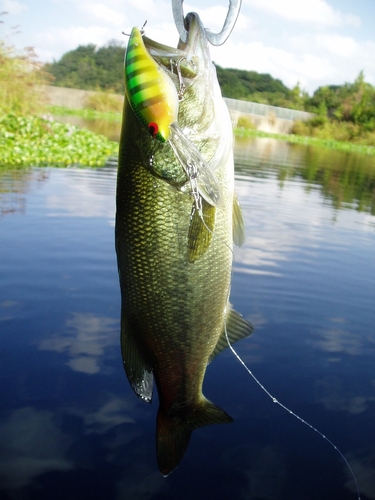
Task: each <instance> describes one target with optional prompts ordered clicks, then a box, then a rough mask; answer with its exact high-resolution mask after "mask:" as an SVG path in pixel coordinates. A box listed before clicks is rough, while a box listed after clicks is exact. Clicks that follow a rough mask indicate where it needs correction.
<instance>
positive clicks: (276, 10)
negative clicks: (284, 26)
mask: <svg viewBox="0 0 375 500" xmlns="http://www.w3.org/2000/svg"><path fill="white" fill-rule="evenodd" d="M246 3H247V4H248V5H249V6H250V7H253V8H256V9H260V10H263V11H266V12H269V13H271V14H274V15H276V16H279V17H282V18H284V19H288V20H289V21H296V22H302V23H309V24H312V23H313V24H320V25H323V26H342V25H346V24H349V25H354V26H359V25H360V24H361V20H360V19H359V18H358V17H357V16H354V15H352V14H342V13H341V12H340V11H338V10H335V9H334V8H333V7H331V6H330V5H329V4H328V3H327V2H326V1H325V0H309V1H308V2H301V0H284V1H283V2H280V0H246Z"/></svg>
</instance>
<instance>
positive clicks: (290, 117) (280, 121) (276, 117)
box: [224, 97, 314, 134]
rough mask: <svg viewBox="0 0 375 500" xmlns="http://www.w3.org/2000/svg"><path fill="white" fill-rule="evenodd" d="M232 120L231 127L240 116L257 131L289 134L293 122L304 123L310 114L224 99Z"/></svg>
mask: <svg viewBox="0 0 375 500" xmlns="http://www.w3.org/2000/svg"><path fill="white" fill-rule="evenodd" d="M224 101H225V102H226V104H227V106H228V108H229V112H230V114H231V118H232V125H233V127H234V128H235V127H237V123H238V119H239V117H240V116H244V117H246V118H248V119H249V120H250V121H251V122H252V123H253V124H254V125H255V128H256V129H257V130H262V131H263V132H270V133H274V134H289V133H290V132H291V130H292V127H293V123H294V122H295V121H306V120H309V119H310V118H312V117H313V116H314V115H313V114H312V113H307V112H306V111H297V110H295V109H287V108H279V107H277V106H269V105H268V104H259V103H257V102H248V101H240V100H238V99H230V98H228V97H224Z"/></svg>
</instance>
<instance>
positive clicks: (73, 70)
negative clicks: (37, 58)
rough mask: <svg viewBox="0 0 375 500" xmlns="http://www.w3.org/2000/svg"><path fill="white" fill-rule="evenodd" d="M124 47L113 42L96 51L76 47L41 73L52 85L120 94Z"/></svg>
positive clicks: (85, 46) (91, 46)
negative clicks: (46, 73) (48, 78)
mask: <svg viewBox="0 0 375 500" xmlns="http://www.w3.org/2000/svg"><path fill="white" fill-rule="evenodd" d="M124 53H125V47H124V46H123V45H122V44H119V43H118V42H116V41H111V42H109V43H108V44H107V45H106V46H104V47H101V48H97V47H96V46H95V45H93V44H89V45H80V46H79V47H77V48H76V49H75V50H72V51H70V52H67V53H66V54H64V55H63V56H62V57H61V59H60V60H59V61H54V62H53V63H49V64H46V65H45V67H44V69H45V71H47V72H49V73H50V74H51V75H52V76H53V77H54V83H53V84H54V85H57V86H60V87H70V88H79V89H84V90H97V89H102V90H111V91H114V92H118V93H123V91H124V84H123V67H124Z"/></svg>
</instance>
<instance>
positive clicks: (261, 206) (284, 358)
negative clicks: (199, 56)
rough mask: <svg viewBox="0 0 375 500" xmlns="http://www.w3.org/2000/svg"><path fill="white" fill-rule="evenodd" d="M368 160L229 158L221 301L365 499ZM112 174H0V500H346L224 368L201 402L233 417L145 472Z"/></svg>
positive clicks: (374, 235) (373, 189) (255, 150)
mask: <svg viewBox="0 0 375 500" xmlns="http://www.w3.org/2000/svg"><path fill="white" fill-rule="evenodd" d="M374 163H375V162H374V159H371V158H367V157H361V156H358V155H353V154H347V153H341V152H334V151H331V150H328V149H319V148H312V147H304V146H292V145H288V144H287V143H283V142H279V141H274V140H269V139H257V140H252V141H249V142H237V147H236V167H237V181H236V185H237V192H238V193H239V197H240V201H241V204H242V207H243V211H244V215H245V223H246V233H247V239H246V244H245V247H244V248H242V249H236V250H235V264H234V271H233V283H232V295H231V301H232V303H233V304H234V307H235V309H237V310H238V311H240V312H241V313H242V314H243V315H244V316H245V317H246V318H248V319H249V320H250V321H252V322H253V324H254V325H255V327H256V330H255V332H254V334H253V335H252V336H251V337H250V338H248V339H246V340H243V341H241V342H240V343H238V344H237V350H238V352H239V354H240V355H241V356H242V358H243V359H244V360H245V362H246V363H247V364H248V366H249V367H250V368H251V370H252V371H253V373H254V374H255V375H256V376H257V377H258V378H259V379H260V381H261V382H262V383H263V384H264V385H265V386H266V388H267V389H268V390H269V391H270V392H271V393H272V394H273V395H274V396H275V397H276V398H277V399H278V400H279V401H281V402H282V403H283V404H285V405H286V406H288V407H289V408H290V409H292V410H293V411H294V412H296V413H298V414H299V415H300V416H301V417H302V418H304V419H306V420H308V421H309V422H310V423H311V424H312V425H314V426H315V427H317V428H318V429H319V430H320V431H321V432H322V433H324V434H325V435H327V437H328V438H329V439H330V440H332V441H333V442H334V443H335V444H336V445H337V446H338V448H339V449H340V450H341V451H342V452H343V453H344V454H345V456H346V458H347V459H348V460H349V462H350V464H351V466H352V468H353V470H354V472H355V474H356V476H357V479H358V481H359V485H360V488H361V496H362V498H363V499H364V500H366V499H375V472H374V471H375V426H374V411H375V368H374V367H375V331H374V330H375V326H374V325H375V250H374V247H375V209H374V207H375V164H374ZM115 183H116V171H115V169H114V168H112V167H108V168H104V169H99V170H92V169H54V168H45V169H33V168H30V169H29V170H4V169H3V168H1V169H0V214H1V215H0V276H1V282H0V332H1V333H0V342H1V350H0V359H1V362H0V394H1V399H0V497H1V499H8V498H9V499H13V498H15V499H29V498H30V499H34V498H35V499H42V500H43V499H51V498H54V499H60V498H64V500H65V499H67V498H69V499H76V498H77V499H81V500H84V499H91V500H93V499H104V498H105V499H119V500H120V499H134V498H140V499H176V498H179V499H180V498H181V499H190V498H196V499H208V498H217V499H227V498H231V499H251V500H269V499H275V500H279V499H280V500H292V499H296V500H297V499H298V500H304V499H306V500H311V499H319V500H336V499H337V500H346V499H353V500H355V499H356V493H355V489H354V485H353V481H352V479H351V476H350V473H349V471H348V469H347V467H346V466H345V463H344V462H343V460H342V459H341V458H340V456H339V455H338V454H337V452H336V451H335V450H334V449H333V448H332V447H331V446H330V445H329V444H328V443H327V441H325V440H324V439H322V438H321V437H320V436H319V435H317V434H316V433H315V432H313V431H312V430H311V429H309V428H308V427H306V426H304V425H303V424H301V422H299V421H297V420H296V419H294V418H293V417H292V416H291V415H290V414H288V413H287V412H285V411H284V410H282V409H281V408H280V407H279V406H277V405H275V404H273V403H272V401H271V400H270V399H269V397H268V396H267V395H266V394H265V393H264V392H263V391H262V390H261V389H260V387H259V386H258V385H256V383H255V382H254V381H253V380H252V379H251V378H250V376H249V375H248V374H247V373H246V372H245V370H244V369H243V367H242V366H241V365H240V364H239V362H238V361H237V360H236V359H235V358H234V356H233V354H231V352H229V351H228V350H227V351H228V352H224V353H222V354H221V355H220V356H218V357H217V359H215V360H214V362H213V363H212V364H211V365H210V366H209V368H208V370H207V374H206V380H205V386H204V392H205V394H206V395H207V397H209V398H210V399H211V400H212V401H214V402H215V403H216V404H218V405H219V406H220V407H222V408H224V409H225V410H226V411H227V412H228V413H229V414H230V415H231V416H232V417H233V418H234V423H233V424H231V425H225V426H224V425H221V426H209V427H205V428H202V429H199V430H197V431H195V432H194V434H193V436H192V439H191V444H190V446H189V449H188V451H187V453H186V455H185V457H184V459H183V461H182V462H181V464H180V466H179V468H178V469H177V470H176V471H175V472H174V473H173V474H171V475H170V476H169V477H168V478H163V477H162V476H161V475H160V473H159V472H158V470H157V466H156V460H155V417H156V411H157V400H156V399H157V398H155V401H154V403H153V404H152V405H147V404H145V403H142V402H141V401H139V400H138V399H137V398H136V397H135V395H134V393H133V391H132V390H131V389H130V387H129V384H128V381H127V379H126V376H125V374H124V371H123V368H122V362H121V357H120V349H119V308H120V293H119V286H118V277H117V270H116V259H115V252H114V234H113V233H114V210H115Z"/></svg>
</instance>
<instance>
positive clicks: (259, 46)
mask: <svg viewBox="0 0 375 500" xmlns="http://www.w3.org/2000/svg"><path fill="white" fill-rule="evenodd" d="M211 54H212V58H213V60H214V61H215V63H217V64H219V65H220V66H223V67H225V68H239V69H246V70H252V71H257V72H259V73H271V74H272V76H273V77H274V78H279V79H281V80H282V81H283V83H284V84H285V85H287V86H288V87H293V86H294V85H295V84H296V83H297V82H298V81H299V82H300V83H301V86H302V87H303V88H305V87H306V85H307V84H309V86H310V88H309V90H315V89H316V87H317V86H318V83H319V82H320V81H330V78H332V76H333V74H334V71H333V68H332V65H331V64H330V61H329V60H328V59H327V57H326V56H316V55H314V54H310V53H302V54H298V52H290V51H287V50H285V49H280V48H277V47H272V46H266V45H265V44H263V43H262V42H250V43H242V42H240V43H239V44H234V43H232V42H231V41H230V40H228V41H227V43H226V44H225V45H223V46H221V47H218V48H215V47H213V48H212V49H211ZM245 55H246V56H245Z"/></svg>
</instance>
